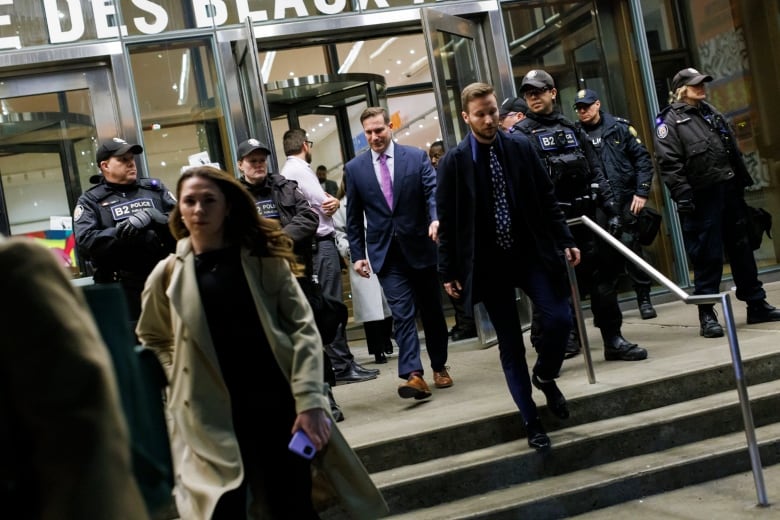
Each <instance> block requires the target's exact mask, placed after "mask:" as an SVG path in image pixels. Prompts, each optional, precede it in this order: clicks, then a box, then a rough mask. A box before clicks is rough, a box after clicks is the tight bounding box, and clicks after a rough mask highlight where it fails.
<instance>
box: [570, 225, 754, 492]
mask: <svg viewBox="0 0 780 520" xmlns="http://www.w3.org/2000/svg"><path fill="white" fill-rule="evenodd" d="M579 220H580V221H581V222H582V223H583V224H584V225H585V226H586V227H588V228H589V229H591V230H592V231H593V232H594V233H595V234H596V235H598V236H599V237H601V238H602V239H603V240H604V241H605V242H606V243H607V244H609V245H610V246H612V247H613V248H614V249H617V250H618V251H619V252H620V253H621V254H622V255H623V256H625V257H626V258H628V259H629V260H631V261H632V262H634V264H636V266H637V267H639V268H640V269H642V270H643V271H644V272H646V273H647V274H648V275H650V276H651V277H652V278H653V279H654V280H656V281H657V282H658V283H660V284H661V285H663V286H664V287H666V288H667V289H668V290H669V291H670V292H672V293H673V294H675V295H677V297H678V298H679V299H680V300H681V301H683V302H685V303H686V304H687V305H696V304H705V303H706V304H710V303H718V302H720V303H721V305H722V306H723V319H724V320H725V322H726V334H727V335H728V340H729V347H730V351H731V365H732V366H733V367H734V375H735V377H736V383H737V392H738V394H739V403H740V406H741V408H742V420H743V422H744V425H745V436H746V437H747V442H748V452H749V454H750V465H751V467H752V468H753V480H754V482H755V485H756V494H757V495H758V504H759V505H760V506H764V507H765V506H768V505H769V501H768V500H767V496H766V487H765V485H764V475H763V469H762V468H761V454H760V452H759V450H758V443H757V442H756V427H755V425H754V424H753V413H752V412H751V410H750V398H749V397H748V393H747V386H746V384H745V378H744V374H743V371H742V355H741V354H740V352H739V341H737V328H736V325H735V324H734V313H733V311H732V310H731V299H730V297H729V294H728V293H720V294H696V295H691V294H688V293H686V292H685V291H683V290H682V288H680V286H678V285H677V284H676V283H674V282H672V281H671V280H669V279H668V278H667V277H665V276H664V275H663V274H661V272H659V271H658V270H657V269H656V268H655V267H653V266H652V265H650V264H649V263H647V262H646V261H645V260H644V259H643V258H641V257H640V256H639V255H637V254H636V253H634V252H633V251H632V250H631V249H629V248H628V247H627V246H626V245H625V244H623V243H622V242H621V241H620V240H618V239H617V238H615V237H613V236H612V235H610V234H609V232H607V231H606V230H605V229H604V228H602V227H601V226H599V225H598V224H597V223H596V222H594V221H593V220H591V219H590V218H588V217H586V216H584V215H583V216H582V217H581V218H580V219H579Z"/></svg>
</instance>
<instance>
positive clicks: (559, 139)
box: [513, 70, 647, 361]
mask: <svg viewBox="0 0 780 520" xmlns="http://www.w3.org/2000/svg"><path fill="white" fill-rule="evenodd" d="M520 92H521V93H522V94H523V96H524V97H525V100H526V103H528V112H527V113H526V117H525V119H523V120H522V121H520V122H519V123H517V124H516V125H515V126H514V127H513V128H515V129H516V131H520V132H522V133H524V134H525V135H526V136H528V138H529V140H530V141H531V144H532V145H533V146H534V148H535V149H536V152H537V153H538V154H539V156H540V157H541V158H542V160H543V161H544V163H545V165H546V169H547V171H548V173H549V175H550V177H551V178H552V181H553V185H554V186H555V196H556V197H557V199H558V202H559V203H560V204H561V206H562V208H563V211H564V213H565V214H566V217H567V218H575V217H580V216H582V215H586V216H588V217H591V218H596V219H597V220H598V221H599V222H603V223H604V225H605V227H606V228H607V230H608V231H609V232H610V233H611V234H613V235H616V236H617V235H619V233H620V231H621V228H622V219H621V216H620V206H619V204H618V202H617V200H616V198H615V196H614V194H613V193H612V189H611V188H610V185H609V182H608V181H607V177H606V175H604V167H603V165H602V164H601V159H599V156H598V154H597V153H596V151H595V150H594V149H593V145H592V144H591V142H590V139H588V136H587V134H585V132H584V131H583V130H582V129H581V128H577V126H576V125H575V124H574V122H573V121H570V120H569V119H567V118H566V117H565V116H564V115H563V114H561V113H560V112H558V111H557V110H555V100H556V97H557V96H558V90H557V89H556V88H555V82H554V81H553V78H552V76H550V74H548V73H547V72H546V71H544V70H532V71H530V72H528V74H526V75H525V77H524V78H523V81H522V83H521V87H520ZM594 199H595V200H594ZM597 210H598V211H600V212H601V213H600V214H597ZM572 233H573V234H574V239H575V241H576V242H577V245H578V246H579V247H580V249H581V250H582V263H581V264H580V265H579V267H578V269H577V280H578V283H579V288H580V296H581V297H583V296H585V295H586V294H588V293H590V299H591V310H592V312H593V323H594V325H596V327H598V328H599V329H600V331H601V337H602V339H603V341H604V359H606V360H607V361H640V360H643V359H646V358H647V350H645V349H643V348H642V347H640V346H639V345H637V344H636V343H631V342H630V341H628V340H627V339H626V338H624V337H623V334H622V332H621V326H622V325H623V314H622V312H621V311H620V306H619V305H618V297H617V296H618V295H617V288H616V284H615V278H616V277H617V273H616V272H615V269H616V265H615V262H612V263H610V262H609V258H610V256H611V252H609V248H610V246H608V245H607V244H605V243H604V242H603V241H600V240H595V237H594V236H593V233H591V232H590V231H589V230H588V229H587V228H586V227H585V226H584V225H577V226H575V227H574V228H573V229H572ZM620 272H622V265H621V266H620ZM534 323H535V324H536V325H534ZM538 323H539V321H538V317H536V318H535V319H534V322H533V323H532V341H533V338H534V337H536V334H535V333H534V330H538ZM573 330H576V327H575V328H574V329H573ZM578 341H579V340H577V342H578ZM571 347H572V342H570V343H569V347H568V352H567V357H569V356H571V355H572V354H575V355H576V353H577V351H576V350H574V351H573V352H572V350H573V349H572V348H571ZM575 348H576V346H575Z"/></svg>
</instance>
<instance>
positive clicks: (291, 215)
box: [238, 139, 344, 422]
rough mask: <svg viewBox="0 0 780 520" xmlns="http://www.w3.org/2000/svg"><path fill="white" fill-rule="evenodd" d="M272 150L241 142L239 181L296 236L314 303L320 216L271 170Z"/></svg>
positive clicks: (327, 369) (336, 410)
mask: <svg viewBox="0 0 780 520" xmlns="http://www.w3.org/2000/svg"><path fill="white" fill-rule="evenodd" d="M270 154H271V150H270V149H269V148H268V147H267V146H266V145H265V144H263V143H261V142H260V141H258V140H257V139H248V140H246V141H244V142H242V143H241V144H239V145H238V170H239V171H240V172H241V174H242V175H241V177H240V178H239V182H240V183H241V185H242V186H244V187H245V188H246V189H247V190H248V191H249V193H250V194H251V195H252V198H253V199H255V206H257V212H258V213H259V214H260V215H262V216H264V217H266V218H271V219H274V220H278V221H279V223H280V224H281V225H282V231H284V232H285V233H286V234H287V235H288V236H289V237H290V238H291V239H292V240H293V252H294V253H295V256H296V258H297V259H298V261H299V263H301V264H302V265H303V267H304V274H303V276H300V277H298V278H297V280H298V283H299V284H300V285H301V287H302V288H303V292H304V294H306V297H307V298H308V299H309V302H310V303H312V298H313V291H314V288H313V287H312V286H311V276H312V273H313V271H314V267H313V260H312V257H313V253H312V240H313V239H314V234H315V232H316V231H317V226H318V225H319V222H320V220H319V217H318V216H317V214H316V213H315V212H314V210H313V209H312V208H311V205H310V204H309V201H308V200H306V197H304V195H303V192H301V190H300V189H299V188H298V183H297V182H295V181H291V180H289V179H285V178H284V177H282V176H281V175H279V174H276V173H272V172H269V171H268V162H267V161H268V156H269V155H270ZM312 307H313V308H314V307H316V305H312ZM324 319H325V317H324V316H323V315H322V313H321V312H317V313H315V321H317V328H318V330H319V332H320V335H321V336H323V335H326V336H329V335H330V334H323V332H324V331H327V330H330V329H332V328H334V327H333V326H332V324H327V323H324V322H323V320H324ZM322 339H323V342H325V340H327V339H331V340H332V338H328V337H325V338H322ZM323 359H324V374H325V382H326V383H327V384H328V385H329V388H328V399H329V401H330V410H331V413H332V414H333V417H334V418H335V419H336V421H337V422H340V421H343V420H344V413H343V412H342V411H341V407H339V405H338V403H336V398H335V397H334V396H333V391H332V389H331V388H330V387H333V386H335V385H336V378H335V375H334V373H333V367H332V366H331V364H330V358H329V357H328V356H327V355H325V356H323Z"/></svg>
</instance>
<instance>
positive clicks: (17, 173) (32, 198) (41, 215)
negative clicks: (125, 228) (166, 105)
mask: <svg viewBox="0 0 780 520" xmlns="http://www.w3.org/2000/svg"><path fill="white" fill-rule="evenodd" d="M108 79H109V78H108V72H107V70H105V69H94V70H88V71H79V72H67V73H57V74H45V75H38V76H28V77H15V78H13V79H5V80H2V81H0V232H2V233H3V234H5V235H26V236H30V237H32V238H35V239H37V240H40V241H41V242H43V243H44V244H45V245H47V246H48V247H50V248H51V249H53V250H54V251H55V252H56V253H57V254H58V255H59V256H60V257H61V259H62V262H63V265H66V266H67V267H70V268H71V269H72V271H73V274H74V276H77V275H78V274H79V269H78V265H79V263H78V259H77V258H76V253H75V248H74V240H73V235H72V221H71V215H72V213H73V208H74V207H75V205H76V199H77V198H78V197H79V195H80V194H81V193H82V191H84V190H86V189H87V188H88V187H89V186H90V183H89V177H90V176H91V175H92V174H94V173H95V172H96V169H97V167H96V166H95V150H96V149H97V144H96V143H97V134H98V132H97V129H98V128H105V129H107V130H106V131H107V132H113V131H114V130H113V129H115V128H116V118H114V114H115V110H114V106H113V101H112V100H113V96H112V95H111V94H110V92H111V89H110V84H109V80H108ZM53 85H56V88H52V86H53ZM107 93H108V94H107Z"/></svg>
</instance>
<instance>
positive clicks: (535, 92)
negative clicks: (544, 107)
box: [523, 87, 552, 98]
mask: <svg viewBox="0 0 780 520" xmlns="http://www.w3.org/2000/svg"><path fill="white" fill-rule="evenodd" d="M550 90H552V89H551V88H549V87H544V88H532V89H528V90H526V91H525V92H523V97H525V98H532V97H539V96H541V95H542V94H544V93H545V92H549V91H550Z"/></svg>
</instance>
